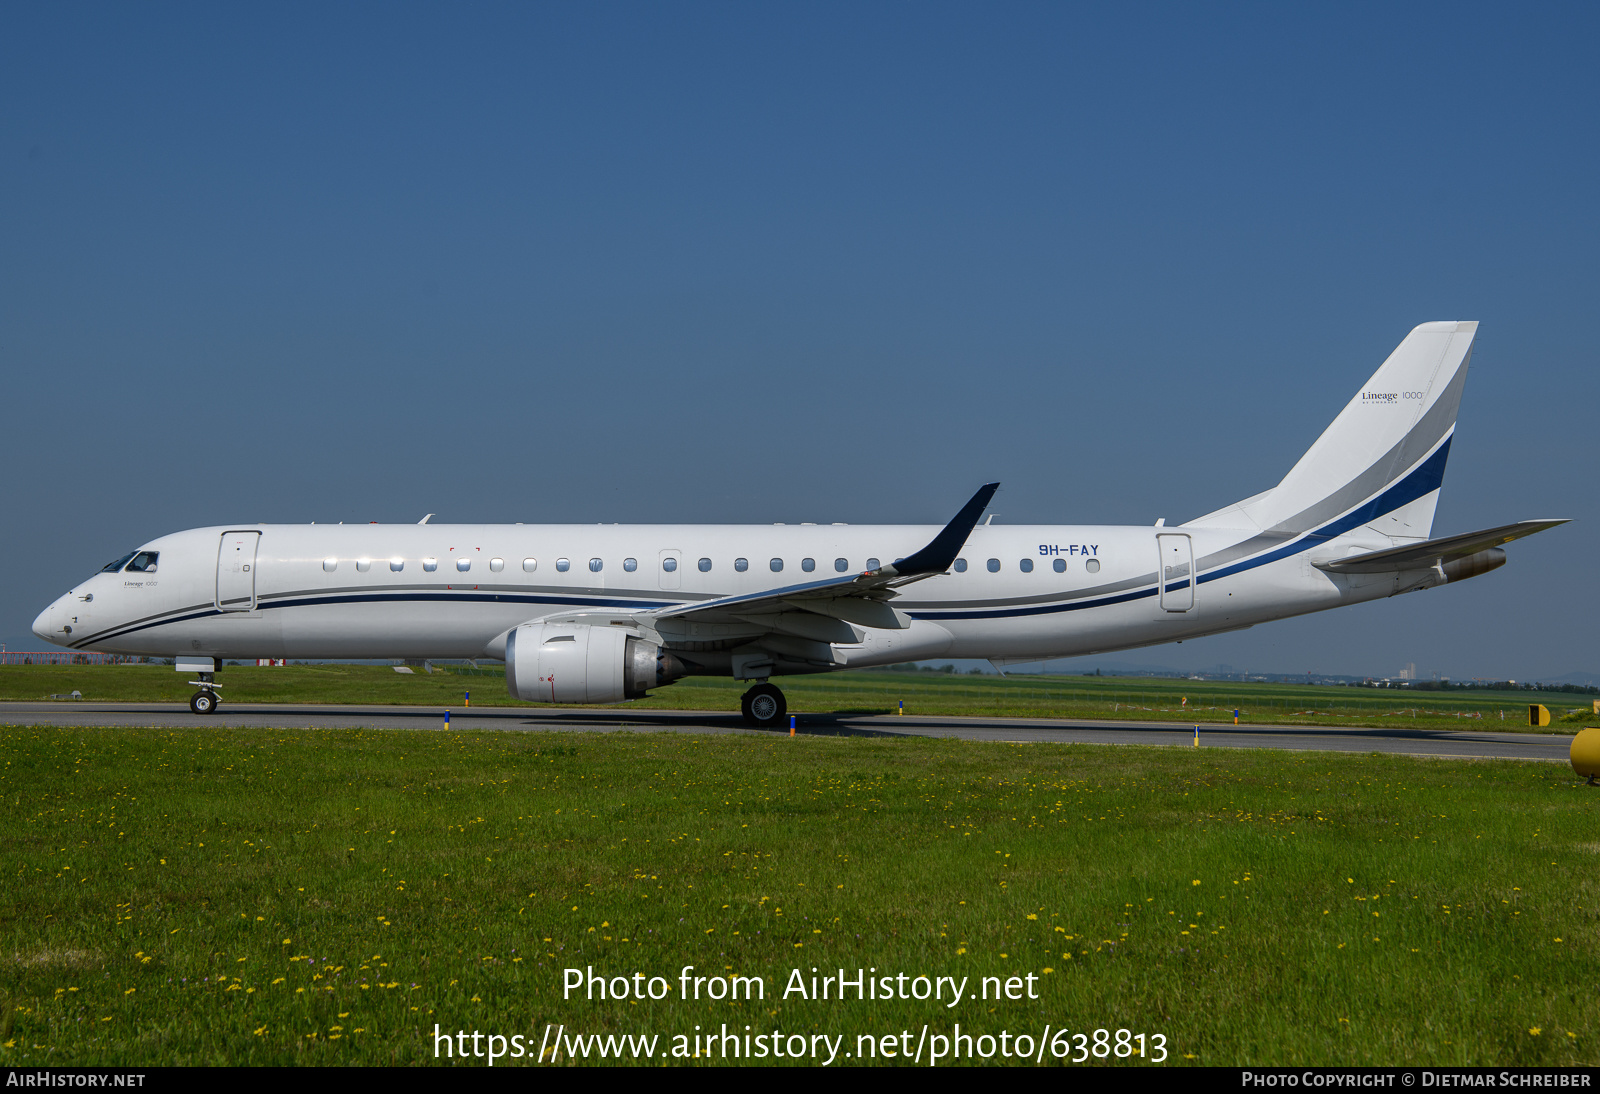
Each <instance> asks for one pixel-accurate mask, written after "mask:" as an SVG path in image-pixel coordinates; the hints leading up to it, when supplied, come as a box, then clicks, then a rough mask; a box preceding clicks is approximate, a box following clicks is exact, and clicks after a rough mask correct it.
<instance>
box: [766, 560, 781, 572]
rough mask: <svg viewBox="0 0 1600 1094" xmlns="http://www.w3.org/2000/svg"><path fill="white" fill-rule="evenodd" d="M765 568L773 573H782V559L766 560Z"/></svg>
mask: <svg viewBox="0 0 1600 1094" xmlns="http://www.w3.org/2000/svg"><path fill="white" fill-rule="evenodd" d="M767 569H769V570H771V571H772V572H773V573H775V574H781V573H783V559H781V558H775V559H773V560H772V561H770V562H768V563H767Z"/></svg>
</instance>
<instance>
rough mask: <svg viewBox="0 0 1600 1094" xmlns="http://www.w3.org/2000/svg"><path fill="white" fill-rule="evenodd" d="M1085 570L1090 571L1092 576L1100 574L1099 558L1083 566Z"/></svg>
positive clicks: (1092, 559)
mask: <svg viewBox="0 0 1600 1094" xmlns="http://www.w3.org/2000/svg"><path fill="white" fill-rule="evenodd" d="M1083 568H1084V569H1085V570H1088V571H1089V572H1090V573H1091V574H1097V573H1099V572H1100V560H1099V559H1098V558H1091V559H1090V560H1089V561H1088V562H1085V563H1084V564H1083Z"/></svg>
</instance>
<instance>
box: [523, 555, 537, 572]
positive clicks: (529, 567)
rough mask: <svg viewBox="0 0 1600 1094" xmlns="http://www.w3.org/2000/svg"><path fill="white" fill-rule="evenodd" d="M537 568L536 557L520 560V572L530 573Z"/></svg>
mask: <svg viewBox="0 0 1600 1094" xmlns="http://www.w3.org/2000/svg"><path fill="white" fill-rule="evenodd" d="M538 568H539V560H538V559H536V558H525V559H523V560H522V572H523V573H525V574H531V573H533V571H535V570H537V569H538Z"/></svg>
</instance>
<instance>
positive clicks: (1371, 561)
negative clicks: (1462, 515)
mask: <svg viewBox="0 0 1600 1094" xmlns="http://www.w3.org/2000/svg"><path fill="white" fill-rule="evenodd" d="M1566 523H1567V521H1565V520H1522V521H1518V522H1517V523H1516V524H1505V525H1502V526H1500V527H1499V528H1486V529H1484V530H1483V531H1481V532H1466V533H1464V534H1462V535H1459V536H1446V537H1445V538H1443V539H1430V540H1428V541H1426V542H1424V543H1414V544H1411V545H1409V546H1406V547H1391V548H1389V549H1388V550H1384V551H1372V552H1370V553H1368V554H1364V555H1353V556H1351V557H1349V558H1338V559H1333V560H1332V561H1329V562H1315V563H1312V565H1314V566H1316V568H1317V569H1319V570H1328V571H1330V572H1332V573H1336V574H1380V573H1390V572H1393V571H1396V570H1425V569H1428V568H1429V567H1431V566H1434V565H1438V564H1441V563H1446V562H1450V561H1452V560H1454V559H1458V558H1466V557H1467V556H1468V555H1475V554H1477V553H1478V552H1479V551H1486V550H1488V549H1489V548H1491V547H1499V546H1500V545H1501V544H1505V543H1510V542H1511V541H1512V540H1514V539H1521V538H1522V537H1523V536H1531V535H1533V534H1534V533H1535V532H1542V531H1544V530H1545V529H1546V528H1554V527H1555V526H1556V525H1558V524H1566Z"/></svg>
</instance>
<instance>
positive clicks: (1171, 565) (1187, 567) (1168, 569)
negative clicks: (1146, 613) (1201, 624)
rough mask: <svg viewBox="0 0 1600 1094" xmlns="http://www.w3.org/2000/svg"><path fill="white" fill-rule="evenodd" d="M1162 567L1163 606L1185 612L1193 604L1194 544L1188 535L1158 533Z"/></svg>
mask: <svg viewBox="0 0 1600 1094" xmlns="http://www.w3.org/2000/svg"><path fill="white" fill-rule="evenodd" d="M1156 548H1157V550H1158V551H1159V553H1160V556H1161V562H1160V567H1159V568H1158V569H1157V571H1156V582H1157V584H1158V585H1159V587H1160V589H1161V610H1162V611H1165V612H1186V611H1188V610H1189V609H1190V608H1193V607H1194V545H1193V542H1192V541H1191V540H1190V539H1189V537H1188V536H1186V535H1183V534H1181V533H1176V532H1171V533H1163V534H1158V535H1157V536H1156Z"/></svg>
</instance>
